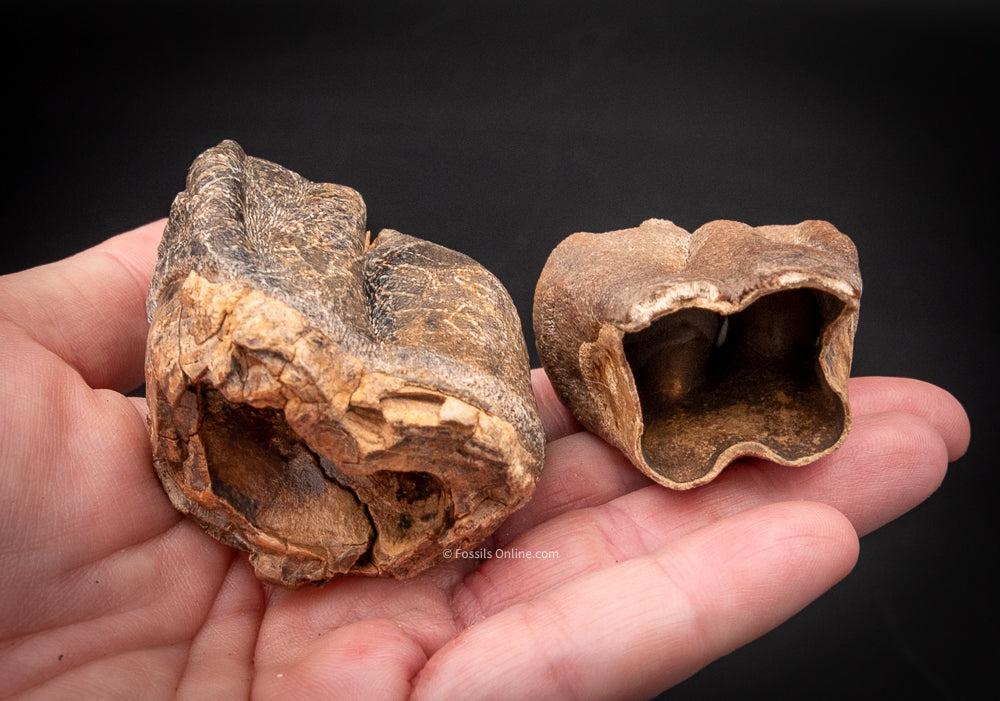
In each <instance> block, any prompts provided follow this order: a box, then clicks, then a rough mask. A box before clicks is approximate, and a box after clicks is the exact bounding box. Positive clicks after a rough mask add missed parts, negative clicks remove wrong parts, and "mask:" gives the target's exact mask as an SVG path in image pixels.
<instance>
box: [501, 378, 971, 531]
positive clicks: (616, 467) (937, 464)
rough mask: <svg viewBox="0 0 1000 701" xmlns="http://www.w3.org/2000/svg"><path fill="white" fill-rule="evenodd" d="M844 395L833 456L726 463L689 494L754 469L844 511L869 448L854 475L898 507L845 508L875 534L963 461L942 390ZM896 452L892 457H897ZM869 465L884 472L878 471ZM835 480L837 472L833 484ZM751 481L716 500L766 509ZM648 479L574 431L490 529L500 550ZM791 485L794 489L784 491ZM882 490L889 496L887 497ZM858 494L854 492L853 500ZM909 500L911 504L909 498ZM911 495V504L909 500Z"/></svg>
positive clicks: (877, 382) (875, 382) (955, 421)
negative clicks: (529, 492) (843, 424)
mask: <svg viewBox="0 0 1000 701" xmlns="http://www.w3.org/2000/svg"><path fill="white" fill-rule="evenodd" d="M850 393H851V401H852V409H853V413H854V417H855V418H854V426H853V428H852V429H851V435H850V436H849V437H848V440H847V442H846V443H845V445H844V446H843V447H841V449H840V450H839V451H838V452H837V453H834V455H833V456H827V458H824V459H821V460H819V461H817V462H816V463H813V464H811V465H807V466H803V467H801V468H786V467H778V466H776V465H774V464H773V463H769V462H767V461H762V460H744V461H740V462H737V463H734V464H733V465H730V466H729V467H727V468H726V470H724V471H723V472H722V474H721V476H720V477H719V478H717V479H716V480H715V482H713V483H712V484H711V485H709V486H708V487H700V488H698V489H696V490H694V492H697V493H699V494H700V493H702V491H703V490H705V489H707V488H711V489H712V492H713V493H714V492H716V491H720V490H719V489H718V485H720V484H726V483H728V482H729V481H730V480H732V478H733V473H735V472H738V471H744V472H745V471H746V470H751V472H753V471H756V473H759V474H760V475H771V476H772V479H770V480H769V481H768V485H769V486H768V488H769V489H777V490H782V489H783V490H785V491H784V492H775V498H792V499H812V500H816V501H824V502H826V503H834V500H836V502H837V503H840V504H841V505H842V506H844V507H845V508H847V507H848V506H849V504H848V503H846V502H850V501H851V500H853V499H854V496H855V491H853V490H852V489H847V488H846V487H847V484H848V483H847V482H844V480H850V479H851V478H850V477H849V475H851V474H854V473H855V470H854V467H853V466H854V465H855V463H857V464H858V466H860V465H863V464H864V463H865V458H864V453H865V451H869V450H870V451H872V453H871V456H870V458H869V460H868V463H869V464H870V465H871V467H872V470H871V474H867V473H863V474H862V476H860V477H859V478H858V479H865V480H868V482H869V484H868V485H867V487H866V489H865V490H862V491H867V492H869V493H870V492H872V491H873V490H880V493H881V495H882V496H881V502H886V501H893V500H894V499H896V498H898V501H899V506H898V507H897V508H893V509H890V511H889V512H886V514H884V515H883V516H877V517H876V518H875V519H874V520H872V519H869V518H867V517H866V516H865V514H866V513H867V512H871V513H873V514H874V513H876V512H879V509H878V508H876V507H877V502H874V501H869V503H868V506H867V507H864V506H860V505H859V506H858V507H853V506H852V507H851V508H850V514H849V515H852V518H855V519H856V523H857V525H858V527H859V529H860V530H861V532H865V533H866V532H869V531H871V530H874V529H875V528H877V527H878V526H879V525H881V524H882V523H886V522H887V521H889V520H892V519H893V518H895V517H896V516H898V515H899V514H900V513H903V512H904V511H905V509H908V508H912V507H913V506H915V505H916V503H919V501H922V500H923V499H924V498H926V497H927V496H928V495H929V494H930V493H931V492H933V491H934V489H936V488H937V486H938V485H939V484H940V482H941V480H942V479H943V478H944V472H945V469H946V465H947V461H948V459H954V458H955V457H956V456H959V455H961V453H962V452H963V451H964V450H965V446H967V445H968V441H969V421H968V417H967V416H966V414H965V411H964V410H963V409H962V406H961V405H960V404H959V403H958V402H957V401H956V400H955V399H954V397H952V396H951V395H950V394H948V393H947V392H945V391H944V390H942V389H940V388H938V387H935V386H934V385H931V384H928V383H926V382H920V381H918V380H907V379H903V378H860V379H852V380H851V386H850ZM874 413H886V414H887V416H889V415H890V414H891V416H892V417H894V418H883V419H880V420H878V421H874V422H873V421H866V420H865V419H864V417H865V415H866V414H874ZM906 416H910V417H911V418H912V419H913V421H909V420H908V419H906V418H905V417H906ZM914 422H916V423H914ZM897 427H898V428H899V429H900V430H901V431H903V432H904V434H903V435H904V437H903V439H902V440H903V441H907V440H911V439H912V442H911V443H910V444H909V445H906V444H901V442H900V440H899V439H898V438H895V437H893V435H892V433H893V431H894V430H895V429H896V428H897ZM942 442H943V445H944V446H945V449H946V455H947V458H946V459H945V460H944V461H942V460H940V459H939V456H940V448H941V445H942ZM851 446H853V448H850V447H851ZM848 448H850V450H847V449H848ZM845 450H847V452H844V451H845ZM925 451H927V452H926V454H925ZM894 452H895V453H898V456H894ZM838 453H840V454H839V455H838ZM859 461H860V462H859ZM845 465H850V466H852V467H850V468H848V467H845ZM876 468H877V469H881V470H882V472H881V473H879V472H878V471H877V469H876ZM886 470H889V471H888V472H886ZM900 470H905V471H908V472H909V474H908V475H907V476H906V478H905V479H906V480H907V481H906V483H905V484H902V483H901V482H900V481H899V479H898V477H899V474H900ZM866 474H867V476H865V475H866ZM882 475H895V478H897V479H896V481H895V482H894V483H891V484H887V485H883V484H882V483H883V479H882ZM835 476H839V479H840V484H838V483H837V479H836V478H835ZM751 481H752V480H751V479H748V477H747V475H746V474H745V475H744V477H743V478H742V479H740V480H737V481H736V486H734V487H733V488H728V489H726V490H721V491H722V495H721V496H720V498H723V499H733V500H734V503H740V499H739V494H738V493H734V492H736V491H737V490H746V491H745V494H744V499H743V502H745V503H747V506H752V505H757V504H760V503H764V502H763V501H761V500H760V499H759V498H756V497H754V498H751V497H750V495H751V494H757V493H759V492H760V489H759V486H758V488H755V487H754V485H753V484H745V483H748V482H751ZM649 483H650V481H649V480H646V479H645V478H643V477H642V475H641V473H639V470H638V469H637V468H635V467H634V466H632V464H631V463H630V462H628V461H627V460H626V459H625V458H624V456H622V455H621V453H620V452H619V451H617V450H616V449H614V448H612V447H611V446H608V445H607V444H606V443H604V442H603V441H600V439H597V438H595V437H593V436H591V435H590V434H588V433H578V434H573V435H570V436H568V437H565V438H562V439H560V440H557V441H555V442H552V443H550V444H549V445H548V447H547V453H546V460H545V469H544V471H543V473H542V479H541V480H540V482H539V485H538V489H537V490H536V492H535V495H534V497H533V498H532V500H531V502H529V503H528V505H527V506H525V507H524V508H523V509H521V510H520V511H518V512H516V513H515V514H514V515H512V516H511V517H510V518H509V519H508V520H507V521H506V522H505V523H504V526H503V527H502V528H501V529H499V530H498V531H497V536H498V540H497V544H498V545H500V546H501V547H502V546H503V545H506V544H508V543H510V542H511V541H512V540H513V539H514V538H516V537H518V536H519V535H520V534H521V533H522V532H524V531H525V530H527V529H528V528H530V527H532V526H534V525H535V524H537V523H541V522H543V521H545V520H547V519H550V518H553V517H555V516H557V515H559V514H560V513H564V512H566V511H570V510H573V509H578V508H580V507H582V506H594V505H597V504H602V503H605V502H608V501H611V500H612V499H615V498H617V497H619V496H622V495H623V494H627V493H628V492H630V491H632V490H634V489H638V488H641V487H643V486H645V485H646V484H649ZM855 486H859V485H855ZM882 487H884V489H883V488H882ZM788 489H793V490H798V491H796V492H794V493H788V492H787V490H788ZM887 490H888V492H889V493H886V491H887ZM782 494H784V496H782ZM861 494H862V492H858V493H857V496H860V495H861ZM907 496H909V497H911V498H910V499H909V500H907V499H906V497H907ZM872 498H874V497H872ZM913 499H917V501H916V502H915V503H914V502H913ZM900 509H903V510H904V511H900Z"/></svg>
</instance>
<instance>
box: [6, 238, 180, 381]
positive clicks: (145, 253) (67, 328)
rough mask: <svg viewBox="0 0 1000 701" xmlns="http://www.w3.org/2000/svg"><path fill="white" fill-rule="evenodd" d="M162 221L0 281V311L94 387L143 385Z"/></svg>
mask: <svg viewBox="0 0 1000 701" xmlns="http://www.w3.org/2000/svg"><path fill="white" fill-rule="evenodd" d="M163 227H164V221H158V222H154V223H152V224H147V225H146V226H143V227H140V228H138V229H135V230H134V231H130V232H128V233H126V234H121V235H119V236H115V237H114V238H111V239H108V240H107V241H105V242H104V243H101V244H99V245H98V246H95V247H94V248H90V249H88V250H86V251H83V252H81V253H78V254H76V255H74V256H72V257H70V258H66V259H65V260H61V261H58V262H55V263H50V264H48V265H42V266H39V267H37V268H33V269H31V270H26V271H23V272H19V273H14V274H12V275H7V276H4V277H3V278H0V310H2V312H0V314H2V316H3V317H4V318H6V320H7V321H9V322H12V323H13V324H15V325H16V326H19V327H21V328H22V329H24V330H25V332H27V333H28V334H30V335H31V336H32V337H33V338H34V339H35V341H37V342H38V343H40V344H41V345H42V346H44V347H45V348H48V349H49V350H51V351H52V352H54V353H56V354H57V355H58V356H59V357H61V358H62V359H63V360H65V361H66V362H67V363H69V364H70V365H71V366H72V367H74V368H75V369H76V370H77V371H78V372H79V373H80V374H81V375H82V376H83V378H84V380H86V382H87V384H89V385H90V386H91V387H95V388H107V389H115V390H119V391H128V390H131V389H134V388H135V387H137V386H139V385H140V384H142V372H143V355H144V353H145V346H146V332H147V330H148V328H149V325H148V324H147V322H146V289H147V288H148V286H149V279H150V276H151V274H152V271H153V264H154V262H155V259H156V247H157V245H158V243H159V240H160V236H161V235H162V233H163Z"/></svg>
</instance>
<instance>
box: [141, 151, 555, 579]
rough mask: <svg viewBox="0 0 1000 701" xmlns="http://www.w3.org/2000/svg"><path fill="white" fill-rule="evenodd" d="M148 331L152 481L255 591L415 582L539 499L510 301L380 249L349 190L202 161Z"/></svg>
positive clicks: (532, 412)
mask: <svg viewBox="0 0 1000 701" xmlns="http://www.w3.org/2000/svg"><path fill="white" fill-rule="evenodd" d="M148 312H149V317H150V321H151V324H152V325H151V328H150V332H149V340H148V348H147V359H146V389H147V400H148V403H149V408H150V419H151V433H152V440H153V448H154V464H155V467H156V471H157V473H158V475H159V477H160V479H161V481H162V483H163V486H164V488H165V490H166V492H167V494H168V495H169V496H170V499H171V501H172V502H173V504H174V505H175V506H176V507H177V508H178V509H179V510H180V511H182V512H184V513H186V514H188V515H189V516H190V517H191V518H193V519H194V520H195V521H197V522H199V523H200V524H201V525H202V526H204V527H205V528H206V529H207V530H208V531H209V532H210V533H211V534H212V535H214V536H215V537H216V538H218V539H219V540H221V541H223V542H225V543H228V544H230V545H233V546H237V547H240V548H244V549H246V550H248V551H250V553H251V560H252V562H253V565H254V567H255V569H256V572H257V576H258V577H260V578H261V579H262V580H265V581H267V582H271V583H275V584H279V585H282V586H286V587H296V586H299V585H301V584H303V583H305V582H310V581H320V580H325V579H329V578H331V577H333V576H335V575H337V574H341V573H361V574H373V575H374V574H380V575H382V574H384V575H391V576H397V577H406V576H410V575H412V574H415V573H417V572H419V571H421V570H422V569H424V568H426V567H428V566H430V565H432V564H434V563H436V562H438V561H439V560H440V559H441V556H442V553H443V551H444V550H445V549H448V548H451V549H462V548H468V547H474V546H475V545H477V544H479V543H480V542H481V541H482V540H483V539H484V538H485V537H486V536H488V535H489V534H490V533H491V532H492V531H493V530H494V529H495V528H496V527H497V526H498V525H499V524H500V522H501V521H502V520H503V519H504V518H505V517H506V516H507V515H508V514H510V513H511V512H512V511H514V510H515V509H517V508H518V507H520V506H521V505H523V504H524V503H525V502H526V501H527V500H528V498H529V497H530V495H531V493H532V491H533V489H534V485H535V481H536V479H537V477H538V475H539V472H540V470H541V466H542V457H543V450H544V447H543V446H544V438H543V433H542V428H541V423H540V421H539V419H538V415H537V410H536V407H535V400H534V395H533V394H532V391H531V386H530V374H529V365H528V355H527V349H526V347H525V343H524V337H523V334H522V332H521V327H520V322H519V320H518V316H517V313H516V310H515V308H514V305H513V302H512V301H511V299H510V297H509V295H508V294H507V291H506V290H505V289H504V287H503V286H502V285H501V284H500V282H499V281H498V280H497V279H496V278H495V277H493V276H492V275H491V274H490V273H489V272H487V271H486V270H485V269H484V268H482V267H481V266H480V265H478V264H477V263H476V262H475V261H473V260H472V259H470V258H468V257H467V256H464V255H462V254H460V253H456V252H454V251H451V250H448V249H446V248H443V247H441V246H438V245H435V244H433V243H429V242H427V241H421V240H419V239H416V238H412V237H409V236H404V235H403V234H400V233H398V232H395V231H390V230H387V231H383V232H381V233H380V234H379V236H378V237H377V238H376V239H375V241H374V242H371V241H369V240H368V237H367V235H366V233H365V206H364V202H363V201H362V199H361V196H360V195H359V194H358V193H357V192H355V191H354V190H352V189H350V188H347V187H342V186H339V185H330V184H320V183H313V182H310V181H308V180H306V179H305V178H302V177H301V176H299V175H297V174H295V173H293V172H291V171H289V170H286V169H284V168H282V167H280V166H278V165H275V164H273V163H269V162H267V161H263V160H260V159H256V158H252V157H249V156H247V155H246V154H245V153H244V152H243V151H242V149H241V148H240V147H239V146H238V145H237V144H235V143H234V142H231V141H226V142H223V143H222V144H220V145H219V146H217V147H215V148H212V149H209V150H208V151H206V152H205V153H203V154H202V155H201V156H199V157H198V158H197V160H196V161H195V162H194V164H193V165H192V166H191V170H190V173H189V175H188V182H187V189H186V190H185V191H183V192H181V193H180V194H179V195H178V196H177V198H176V200H175V201H174V204H173V206H172V208H171V213H170V220H169V223H168V225H167V229H166V232H165V233H164V237H163V242H162V244H161V246H160V251H159V259H158V261H157V264H156V269H155V271H154V275H153V280H152V283H151V285H150V289H149V298H148Z"/></svg>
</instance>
